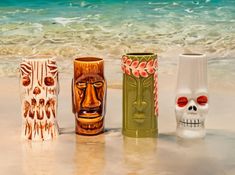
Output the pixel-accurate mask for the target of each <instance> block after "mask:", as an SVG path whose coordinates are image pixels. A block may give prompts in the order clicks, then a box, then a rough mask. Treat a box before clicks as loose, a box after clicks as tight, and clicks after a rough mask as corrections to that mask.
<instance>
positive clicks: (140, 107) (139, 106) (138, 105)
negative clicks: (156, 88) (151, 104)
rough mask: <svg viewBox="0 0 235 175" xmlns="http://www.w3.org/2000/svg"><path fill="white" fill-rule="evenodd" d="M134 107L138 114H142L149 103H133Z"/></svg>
mask: <svg viewBox="0 0 235 175" xmlns="http://www.w3.org/2000/svg"><path fill="white" fill-rule="evenodd" d="M133 106H134V107H135V109H136V110H137V111H138V112H142V111H143V110H144V108H145V107H146V106H147V102H145V101H140V100H137V101H135V102H134V103H133Z"/></svg>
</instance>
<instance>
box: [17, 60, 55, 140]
mask: <svg viewBox="0 0 235 175" xmlns="http://www.w3.org/2000/svg"><path fill="white" fill-rule="evenodd" d="M20 87H21V100H22V118H23V130H22V136H23V137H24V138H26V139H29V140H50V139H53V138H55V137H57V135H58V127H57V122H56V114H57V95H58V71H57V65H56V61H55V59H53V58H50V57H48V56H34V57H31V58H25V59H23V60H22V62H21V64H20Z"/></svg>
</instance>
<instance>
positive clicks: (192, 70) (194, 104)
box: [175, 54, 208, 138]
mask: <svg viewBox="0 0 235 175" xmlns="http://www.w3.org/2000/svg"><path fill="white" fill-rule="evenodd" d="M175 114H176V122H177V129H176V134H177V136H179V137H181V138H203V137H204V136H205V134H206V131H205V119H206V116H207V114H208V87H207V58H206V56H205V55H203V54H182V55H180V56H179V63H178V80H177V86H176V99H175Z"/></svg>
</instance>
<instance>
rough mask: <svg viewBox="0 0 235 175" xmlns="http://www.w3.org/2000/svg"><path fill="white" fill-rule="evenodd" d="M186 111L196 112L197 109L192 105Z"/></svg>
mask: <svg viewBox="0 0 235 175" xmlns="http://www.w3.org/2000/svg"><path fill="white" fill-rule="evenodd" d="M188 110H189V111H197V107H196V106H194V105H193V106H189V107H188Z"/></svg>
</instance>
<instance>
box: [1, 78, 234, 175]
mask: <svg viewBox="0 0 235 175" xmlns="http://www.w3.org/2000/svg"><path fill="white" fill-rule="evenodd" d="M60 77H61V78H60V80H61V81H60V84H61V91H60V95H59V111H58V122H59V125H60V128H61V135H60V136H59V138H58V139H57V140H55V141H53V142H50V141H48V142H42V143H41V142H28V141H23V140H21V138H20V132H21V117H20V99H19V93H18V87H19V86H18V79H17V78H1V79H0V84H1V86H0V93H1V101H0V106H1V114H0V115H1V116H0V136H1V141H0V155H1V156H0V169H1V171H0V172H1V174H18V175H20V174H30V175H41V174H47V175H54V174H56V175H60V174H71V175H72V174H74V175H78V174H84V175H89V174H96V175H99V174H112V175H124V174H128V175H138V174H141V175H142V174H148V175H155V174H159V175H176V174H179V175H188V174H190V175H198V174H200V175H210V174H211V175H222V174H226V175H234V173H235V151H234V147H235V127H234V123H235V118H234V116H235V111H234V104H235V93H234V92H233V90H232V89H230V90H229V88H227V89H224V88H221V87H219V86H213V83H210V84H209V85H210V112H209V117H208V118H207V120H206V128H207V135H206V137H205V139H202V140H193V141H192V140H191V141H187V140H181V139H179V138H177V137H176V136H175V116H174V80H175V76H173V77H172V76H168V75H165V74H162V75H161V74H160V80H159V94H160V96H159V103H160V104H159V105H160V115H159V118H158V120H159V124H158V126H159V137H158V138H157V139H133V138H127V137H123V136H122V134H121V125H122V99H121V89H111V88H109V89H108V99H107V113H106V121H105V126H106V130H107V131H106V132H105V133H104V134H102V135H99V136H94V137H85V136H76V135H75V134H74V116H73V114H72V112H71V99H70V98H71V94H70V82H71V79H70V76H65V75H63V74H62V75H61V76H60ZM221 81H222V80H221ZM217 83H218V84H219V82H217Z"/></svg>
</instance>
